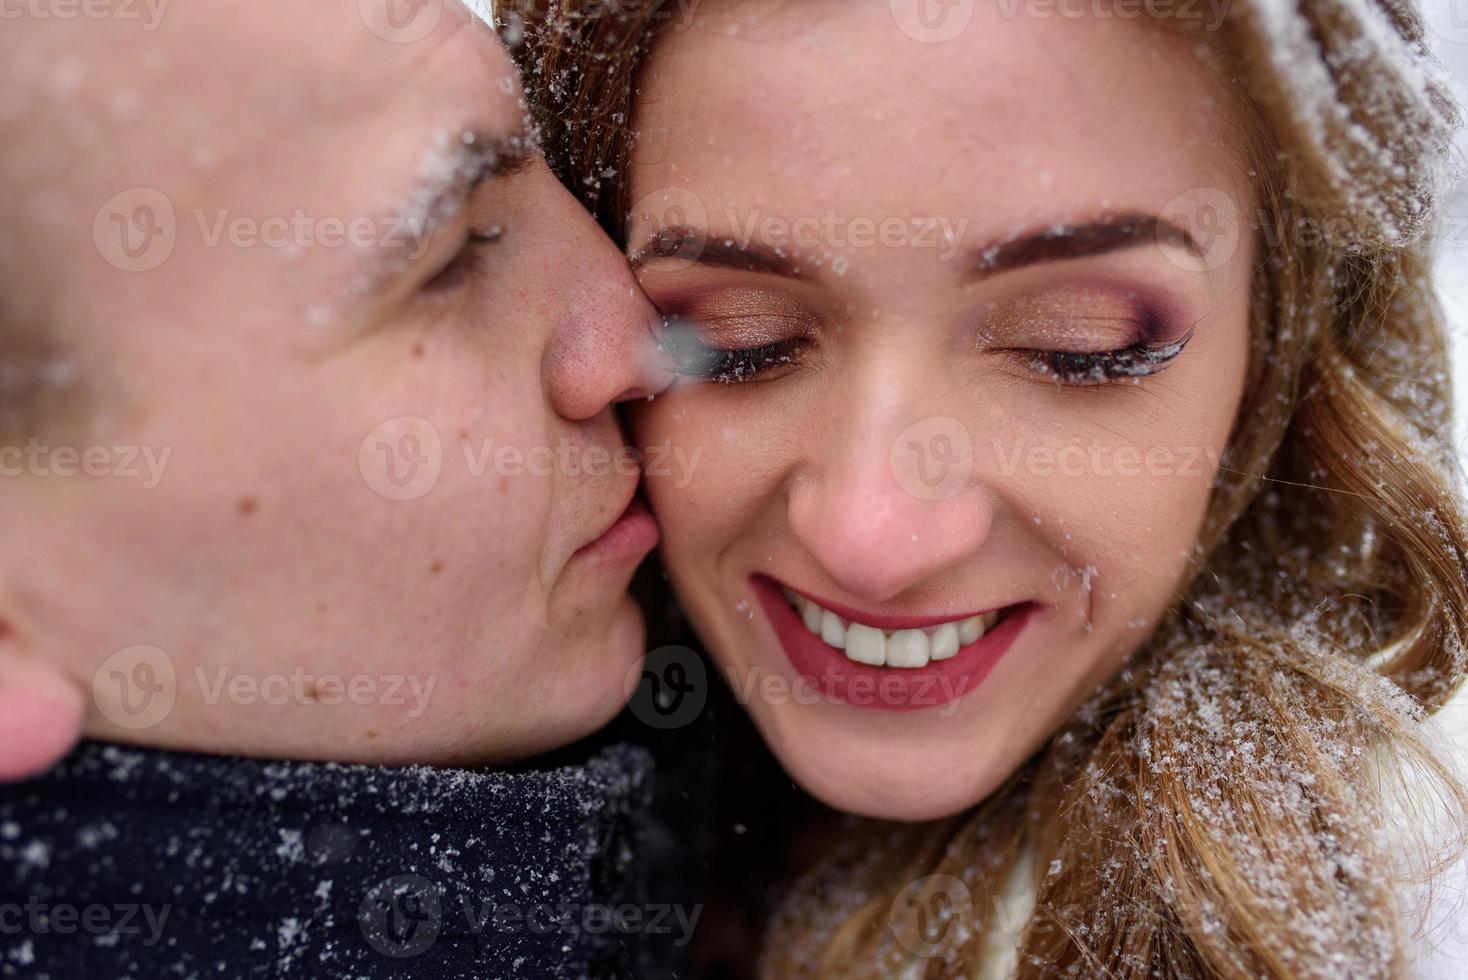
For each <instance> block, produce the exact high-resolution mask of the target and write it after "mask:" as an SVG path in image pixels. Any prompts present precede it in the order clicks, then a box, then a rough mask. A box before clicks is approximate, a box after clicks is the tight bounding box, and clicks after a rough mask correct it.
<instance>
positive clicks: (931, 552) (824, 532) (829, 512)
mask: <svg viewBox="0 0 1468 980" xmlns="http://www.w3.org/2000/svg"><path fill="white" fill-rule="evenodd" d="M794 481H795V483H794V486H793V487H792V488H791V492H790V497H789V500H790V504H789V507H790V524H791V528H792V530H793V532H794V534H795V536H796V538H797V539H798V540H799V541H800V542H801V544H802V545H803V546H804V547H805V548H806V549H807V550H808V551H809V553H810V554H811V555H812V556H813V557H814V558H815V560H816V561H817V562H819V563H820V565H821V566H822V568H823V569H824V570H825V572H826V574H827V575H829V576H830V578H831V580H832V582H834V583H835V584H836V585H837V586H839V587H840V588H842V589H843V590H845V591H846V592H847V593H848V594H850V595H852V596H854V597H857V598H860V599H864V600H867V601H869V602H874V603H875V602H884V601H887V600H890V599H892V598H893V597H895V596H898V595H901V594H902V593H904V592H906V591H908V590H909V589H912V588H914V587H916V586H919V585H921V584H923V583H924V582H925V581H927V580H929V579H931V578H932V577H934V576H936V575H939V574H941V573H943V572H944V571H946V570H948V569H950V568H952V567H954V566H955V565H958V564H959V563H961V562H963V561H964V560H965V559H967V558H969V557H970V556H972V555H973V554H974V553H975V552H977V551H978V550H979V548H980V547H981V546H982V545H983V543H984V541H985V539H986V538H987V537H988V534H989V529H990V527H991V525H992V521H993V497H992V496H991V494H990V493H989V492H988V491H987V490H986V489H985V487H984V486H983V485H982V484H981V482H980V481H979V480H977V479H975V470H974V453H973V448H972V443H971V441H970V440H969V438H968V433H967V431H966V430H965V429H964V428H963V426H962V425H961V423H958V422H957V421H956V420H953V419H947V418H943V417H928V418H925V419H922V420H919V421H918V422H916V423H913V424H910V425H907V426H906V427H901V426H899V425H897V424H895V423H890V424H883V425H869V424H868V425H859V424H858V425H853V428H852V431H848V432H847V433H845V434H844V435H843V436H842V437H841V438H839V439H837V440H834V442H833V444H832V447H831V449H830V450H828V451H826V452H820V453H816V454H814V455H813V456H812V458H811V460H810V461H809V464H808V465H807V466H805V467H803V468H802V469H801V470H800V471H799V472H797V473H796V474H795V476H794Z"/></svg>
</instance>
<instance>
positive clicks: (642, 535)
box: [571, 496, 659, 561]
mask: <svg viewBox="0 0 1468 980" xmlns="http://www.w3.org/2000/svg"><path fill="white" fill-rule="evenodd" d="M658 538H659V531H658V522H657V520H656V519H655V518H654V517H653V516H652V511H650V510H648V509H647V505H646V504H645V503H643V501H642V498H641V497H638V496H634V497H633V498H632V500H631V501H630V502H628V504H627V509H626V510H624V511H623V512H622V514H621V516H620V517H618V518H617V519H616V520H615V521H614V522H612V525H611V526H610V527H608V528H607V529H606V530H605V531H603V532H602V533H601V535H600V536H598V537H597V538H596V540H594V541H592V542H591V543H590V544H587V545H586V546H584V547H583V548H581V549H580V550H578V551H577V552H576V553H575V554H574V555H572V556H571V558H572V560H573V561H577V560H616V559H625V560H632V559H634V558H635V559H636V560H638V561H640V560H641V559H643V558H645V557H646V556H647V554H648V552H650V551H652V550H653V549H654V548H656V547H657V546H658Z"/></svg>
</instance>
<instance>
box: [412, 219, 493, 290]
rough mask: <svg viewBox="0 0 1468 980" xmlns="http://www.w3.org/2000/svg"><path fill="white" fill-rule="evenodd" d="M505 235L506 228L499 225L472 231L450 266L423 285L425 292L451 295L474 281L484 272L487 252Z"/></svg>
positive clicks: (450, 262)
mask: <svg viewBox="0 0 1468 980" xmlns="http://www.w3.org/2000/svg"><path fill="white" fill-rule="evenodd" d="M504 234H505V230H504V228H502V227H501V226H499V225H495V226H494V227H492V228H488V229H486V230H485V231H482V232H478V231H471V232H470V233H469V235H468V237H467V238H465V239H464V244H463V246H462V247H461V248H460V249H459V251H458V253H457V254H455V255H454V257H453V259H451V260H450V261H449V264H448V265H446V266H444V267H443V268H442V269H440V270H439V271H438V273H437V274H436V275H434V277H433V278H432V279H430V280H428V282H426V283H424V284H423V291H424V292H425V293H430V294H433V295H441V294H444V293H450V292H453V291H454V290H456V289H458V288H459V287H460V286H463V285H464V284H465V283H467V282H469V281H471V280H472V279H474V278H475V277H476V276H477V275H479V273H480V272H481V271H483V268H484V259H485V254H484V253H485V250H486V249H487V248H488V247H489V246H490V245H493V244H494V243H495V242H497V241H499V240H500V239H501V238H503V237H504Z"/></svg>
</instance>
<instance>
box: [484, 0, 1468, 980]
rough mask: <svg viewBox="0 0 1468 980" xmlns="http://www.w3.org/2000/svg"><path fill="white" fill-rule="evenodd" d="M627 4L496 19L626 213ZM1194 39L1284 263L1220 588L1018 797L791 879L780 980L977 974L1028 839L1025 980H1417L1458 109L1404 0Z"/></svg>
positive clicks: (1464, 613) (1203, 588) (1229, 457)
mask: <svg viewBox="0 0 1468 980" xmlns="http://www.w3.org/2000/svg"><path fill="white" fill-rule="evenodd" d="M615 6H616V8H617V9H615V10H613V11H610V12H608V11H606V10H604V9H602V8H600V7H599V5H598V4H596V3H594V2H592V3H586V4H580V3H575V2H560V3H552V4H547V3H544V2H522V3H519V4H502V5H501V12H502V13H504V12H505V10H506V8H512V9H510V11H509V13H510V16H513V17H515V18H518V19H521V20H523V22H524V24H525V26H526V27H527V30H526V34H525V37H526V43H525V44H524V45H523V46H522V48H521V49H520V51H519V55H520V59H521V63H522V65H523V66H524V67H525V69H526V72H527V84H528V85H529V86H530V88H531V90H532V101H533V102H534V103H535V104H536V107H537V109H538V111H539V114H540V118H541V123H542V126H543V128H544V135H545V142H546V146H547V148H548V152H549V154H550V157H551V159H552V162H553V164H554V165H555V166H557V167H558V168H559V169H560V171H561V173H562V175H563V177H564V178H565V179H566V180H567V184H568V186H570V187H572V188H573V189H574V190H575V191H577V192H578V193H580V194H581V195H582V196H583V199H584V200H585V201H586V202H587V204H588V205H589V206H590V207H592V209H593V210H594V211H596V212H597V213H598V214H599V215H600V217H601V218H602V220H603V221H604V223H605V224H606V225H607V226H608V227H609V228H611V229H613V230H614V231H619V230H620V229H621V224H622V221H623V215H624V213H625V209H626V188H625V186H623V185H624V184H625V182H619V181H617V180H616V178H615V177H614V178H612V179H610V180H604V179H603V178H602V176H601V175H602V174H604V173H614V174H621V173H623V172H625V163H626V160H627V154H628V152H629V149H628V148H629V146H630V142H631V138H630V129H629V125H628V120H630V119H631V118H632V109H633V101H634V95H635V73H636V70H637V64H638V62H639V60H640V57H641V55H642V54H643V53H644V51H645V47H646V45H647V44H649V43H651V35H652V34H653V32H652V31H651V30H650V29H649V28H650V27H651V26H652V24H651V20H650V18H651V17H652V16H653V12H655V11H656V10H657V9H658V7H660V6H661V4H658V3H650V4H645V5H641V6H639V5H632V6H631V7H629V5H627V4H620V5H615ZM1161 16H1162V12H1161V11H1160V10H1159V17H1161ZM1196 40H1197V41H1198V42H1199V50H1200V56H1201V57H1204V58H1205V59H1206V60H1207V61H1208V62H1209V63H1210V65H1211V68H1212V69H1213V70H1214V72H1215V73H1216V75H1217V76H1218V77H1219V78H1220V80H1221V81H1222V82H1223V83H1224V85H1225V88H1226V89H1227V90H1228V91H1229V92H1230V93H1231V95H1232V96H1233V97H1234V98H1235V99H1236V101H1237V103H1238V110H1239V116H1240V121H1241V122H1242V123H1243V126H1244V130H1245V132H1246V133H1247V134H1248V140H1247V141H1248V143H1249V144H1250V145H1249V146H1248V147H1247V150H1248V154H1249V159H1250V164H1251V169H1252V172H1253V173H1254V175H1255V178H1256V196H1257V203H1258V207H1259V222H1258V226H1257V228H1256V235H1257V238H1258V248H1259V252H1258V254H1259V255H1260V256H1261V259H1260V262H1259V264H1258V267H1257V270H1256V273H1255V275H1254V277H1253V280H1254V281H1253V296H1252V313H1251V323H1252V327H1251V329H1252V332H1253V347H1252V351H1251V360H1250V370H1249V376H1248V380H1247V388H1246V392H1245V396H1244V401H1243V404H1242V408H1241V410H1240V412H1239V415H1238V417H1237V420H1236V422H1235V426H1234V431H1233V435H1232V437H1231V439H1230V444H1229V449H1228V452H1227V453H1226V455H1225V457H1224V463H1223V469H1222V472H1221V476H1220V480H1219V483H1218V485H1217V487H1216V489H1215V491H1214V493H1213V497H1212V500H1211V503H1210V511H1209V514H1208V517H1207V520H1206V522H1205V526H1204V530H1203V532H1202V534H1201V536H1200V540H1199V541H1198V544H1197V550H1196V562H1195V563H1194V569H1195V574H1194V576H1193V578H1192V579H1191V581H1190V582H1189V583H1188V585H1187V587H1186V588H1185V589H1184V590H1183V592H1182V594H1181V595H1180V596H1179V597H1178V599H1177V601H1176V603H1175V604H1174V606H1173V607H1172V609H1171V611H1170V613H1169V614H1168V616H1167V617H1166V618H1165V620H1164V621H1163V624H1162V625H1161V626H1160V627H1159V628H1158V629H1157V631H1156V632H1155V634H1154V635H1153V636H1152V637H1151V639H1150V640H1149V642H1148V643H1147V644H1146V645H1145V647H1144V648H1143V649H1142V650H1141V651H1140V652H1139V653H1138V654H1137V655H1136V656H1135V657H1134V658H1133V659H1132V661H1131V662H1130V663H1129V664H1128V665H1127V666H1126V667H1125V668H1123V669H1122V670H1121V671H1120V672H1119V673H1118V674H1117V675H1116V676H1115V677H1114V678H1112V679H1111V680H1110V681H1109V682H1108V683H1107V684H1106V685H1104V686H1103V688H1102V689H1101V690H1100V691H1099V692H1098V693H1097V694H1096V695H1095V697H1094V698H1093V699H1092V700H1091V701H1090V702H1089V703H1088V704H1087V705H1086V707H1085V708H1084V709H1083V710H1082V711H1080V712H1079V713H1078V715H1077V717H1076V718H1074V719H1072V720H1071V721H1070V722H1069V723H1068V724H1067V725H1065V726H1064V727H1063V728H1062V729H1061V730H1060V731H1059V732H1057V733H1056V734H1055V735H1054V737H1053V738H1052V739H1051V741H1050V742H1049V744H1048V745H1047V747H1046V748H1045V749H1043V750H1042V751H1041V752H1040V753H1039V754H1038V755H1037V756H1036V757H1035V758H1034V759H1032V760H1030V762H1029V763H1027V764H1026V765H1025V766H1024V767H1023V768H1022V770H1021V771H1019V772H1017V773H1015V774H1014V775H1013V776H1012V777H1011V778H1010V780H1009V781H1008V783H1007V784H1006V785H1005V786H1004V787H1003V788H1002V789H1001V790H1000V791H999V792H997V793H995V794H994V795H992V796H991V797H990V798H989V799H987V800H985V801H984V802H982V803H981V804H980V805H978V806H977V807H976V808H975V809H974V810H972V811H970V812H968V813H965V814H963V815H960V816H957V817H953V818H950V819H948V820H943V821H939V822H936V823H929V824H921V825H892V824H885V823H879V822H875V821H861V822H857V823H856V824H855V825H854V826H853V828H852V831H851V833H850V835H849V836H848V837H847V838H846V839H845V840H843V841H842V842H841V843H840V845H839V846H838V847H837V848H836V853H834V854H833V855H832V856H831V858H830V859H829V860H827V861H826V862H825V863H823V864H822V865H821V866H820V867H819V868H817V869H816V870H815V871H813V872H811V873H810V874H808V875H807V876H805V877H804V878H802V879H801V880H799V881H797V882H795V883H793V885H792V887H791V889H790V894H789V895H788V897H787V898H786V900H785V901H784V902H783V904H782V905H781V907H780V908H779V910H778V911H777V913H776V915H775V916H774V918H773V920H772V923H771V928H770V931H769V937H768V943H767V948H766V950H765V953H764V956H763V959H762V964H761V970H762V973H763V974H764V975H765V976H769V977H778V978H782V980H784V978H798V977H816V976H840V977H848V976H897V975H901V976H910V977H930V978H938V977H942V978H949V977H955V978H956V977H972V976H974V975H976V974H977V973H978V971H979V970H980V967H981V966H982V964H983V960H984V958H985V957H986V956H987V955H989V953H988V952H987V950H988V947H987V946H986V942H985V940H986V935H987V933H988V931H989V929H990V928H991V927H994V926H996V924H998V922H997V920H998V919H999V917H1000V913H1001V912H1002V906H1003V901H1002V899H1003V889H1004V887H1005V883H1006V882H1007V881H1008V880H1009V879H1010V876H1011V873H1012V872H1013V871H1014V869H1015V865H1016V862H1018V861H1020V860H1021V856H1022V855H1026V854H1028V855H1030V857H1029V860H1032V861H1033V866H1034V867H1035V868H1036V869H1037V872H1038V879H1039V880H1038V885H1037V893H1036V903H1035V906H1034V910H1033V913H1032V914H1031V915H1030V916H1029V918H1028V921H1027V922H1026V923H1024V925H1023V928H1022V930H1021V935H1020V937H1019V943H1020V956H1019V961H1018V967H1017V971H1018V976H1019V977H1021V978H1032V977H1055V976H1085V977H1091V976H1108V977H1144V976H1149V977H1155V976H1167V977H1173V976H1206V977H1228V978H1235V977H1237V978H1244V977H1258V976H1268V977H1287V978H1296V977H1315V976H1342V975H1351V976H1399V975H1403V974H1405V972H1406V970H1407V956H1408V950H1409V945H1410V937H1409V936H1408V935H1407V929H1406V927H1405V925H1404V917H1403V914H1402V913H1403V909H1402V907H1401V902H1400V900H1399V886H1400V885H1401V884H1402V883H1403V882H1404V881H1405V880H1406V879H1407V878H1408V877H1410V875H1411V874H1412V873H1413V872H1414V867H1412V866H1409V864H1404V862H1403V861H1402V860H1401V854H1400V853H1399V852H1400V850H1401V848H1400V845H1401V841H1400V839H1395V838H1393V837H1392V836H1391V835H1390V834H1389V833H1388V830H1389V829H1390V828H1389V827H1388V823H1389V822H1390V820H1391V814H1392V813H1393V810H1392V809H1391V807H1392V806H1394V805H1396V806H1401V805H1405V806H1406V807H1407V808H1408V811H1407V812H1408V814H1409V816H1410V817H1411V819H1412V821H1413V822H1414V823H1415V822H1417V821H1420V820H1423V819H1425V818H1426V817H1427V816H1428V811H1434V812H1437V813H1439V814H1446V815H1447V816H1448V817H1450V818H1451V819H1452V820H1455V821H1456V820H1461V819H1462V818H1463V816H1464V815H1465V813H1468V798H1465V796H1464V793H1463V790H1462V789H1461V788H1460V787H1459V785H1458V784H1457V782H1456V781H1455V780H1454V778H1453V774H1452V773H1451V772H1450V771H1449V770H1448V769H1447V768H1446V767H1445V765H1444V764H1443V763H1441V762H1440V761H1439V759H1438V758H1437V756H1436V755H1435V754H1434V752H1433V751H1432V750H1431V748H1430V746H1429V745H1428V744H1427V743H1426V742H1425V741H1424V740H1423V738H1422V735H1421V722H1422V721H1423V719H1424V718H1425V717H1426V716H1427V715H1428V714H1431V713H1432V712H1434V711H1435V710H1436V709H1437V708H1439V707H1440V706H1441V705H1442V704H1443V703H1444V702H1445V701H1446V700H1447V699H1448V698H1449V697H1450V696H1451V694H1452V693H1453V692H1455V691H1456V690H1457V689H1458V687H1459V686H1460V684H1461V683H1462V681H1463V679H1464V675H1465V667H1468V662H1465V652H1464V646H1463V639H1464V637H1465V635H1468V532H1465V524H1464V520H1463V515H1462V513H1461V511H1460V508H1459V503H1458V495H1457V493H1458V486H1457V478H1456V468H1455V464H1454V463H1453V458H1454V453H1453V449H1452V444H1451V440H1450V428H1449V422H1450V415H1449V408H1450V390H1449V382H1448V375H1447V372H1448V358H1447V351H1446V340H1445V331H1444V325H1443V318H1442V315H1441V312H1440V310H1439V309H1438V308H1437V306H1436V302H1435V299H1434V296H1433V292H1432V289H1431V284H1430V281H1429V268H1428V261H1427V258H1426V256H1427V254H1428V253H1427V248H1426V244H1425V242H1424V235H1425V233H1426V231H1427V230H1428V226H1429V222H1430V219H1431V216H1432V209H1433V205H1434V204H1435V203H1436V202H1437V199H1438V197H1439V196H1440V188H1441V187H1442V184H1443V181H1442V178H1443V176H1444V170H1445V168H1446V161H1447V160H1448V159H1449V151H1450V146H1451V133H1452V130H1453V127H1454V126H1455V125H1456V123H1457V112H1456V109H1455V107H1454V106H1453V105H1452V103H1451V101H1450V99H1449V98H1448V96H1447V94H1446V89H1445V87H1444V86H1443V85H1442V84H1441V82H1440V81H1439V80H1437V78H1436V77H1435V76H1434V74H1433V63H1432V61H1431V58H1430V56H1429V55H1428V54H1427V53H1426V52H1425V50H1424V47H1423V31H1422V26H1421V24H1420V22H1419V20H1418V18H1417V15H1416V14H1415V12H1414V10H1413V9H1412V7H1411V6H1410V5H1409V4H1407V3H1397V2H1390V0H1297V2H1276V0H1253V2H1249V3H1236V4H1235V5H1234V6H1233V7H1232V8H1231V9H1230V11H1229V16H1228V17H1227V18H1226V20H1225V21H1224V23H1223V24H1222V26H1221V27H1220V29H1219V30H1218V31H1217V32H1215V33H1212V34H1209V35H1206V36H1205V35H1204V34H1203V33H1202V32H1199V33H1198V35H1197V37H1196ZM1303 227H1310V228H1314V229H1316V230H1317V232H1318V233H1317V234H1314V235H1313V236H1305V235H1302V234H1300V231H1301V229H1302V228H1303ZM1342 227H1344V228H1346V229H1349V232H1348V233H1346V234H1341V233H1339V232H1330V231H1329V229H1332V228H1335V229H1339V228H1342ZM1307 239H1308V240H1307ZM1409 784H1410V785H1409ZM1403 801H1405V803H1404V802H1403ZM1417 843H1418V844H1420V845H1421V847H1422V848H1423V853H1424V855H1426V854H1427V850H1426V848H1427V842H1426V841H1425V840H1423V841H1418V842H1417ZM1438 857H1440V858H1441V860H1446V858H1447V853H1446V852H1444V853H1443V854H1442V855H1439V856H1438ZM1437 867H1438V865H1437V864H1434V863H1433V861H1432V860H1430V859H1429V860H1427V862H1426V865H1425V866H1423V867H1416V868H1415V872H1417V873H1420V874H1422V875H1430V874H1431V873H1433V872H1434V871H1435V870H1436V869H1437ZM955 889H957V891H958V893H961V897H962V898H963V901H962V902H961V903H960V905H961V906H962V909H961V913H960V914H955V913H954V908H955V906H954V905H953V899H954V894H955ZM939 899H943V900H944V901H946V902H947V905H946V906H945V905H944V901H939ZM945 907H946V909H947V912H948V915H949V919H950V920H951V921H949V922H947V923H936V925H942V926H943V928H941V929H937V928H935V919H934V917H935V916H938V917H939V918H941V914H942V913H943V911H944V909H945ZM935 910H936V911H935ZM913 937H918V938H919V940H920V941H916V942H915V941H914V940H913Z"/></svg>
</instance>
